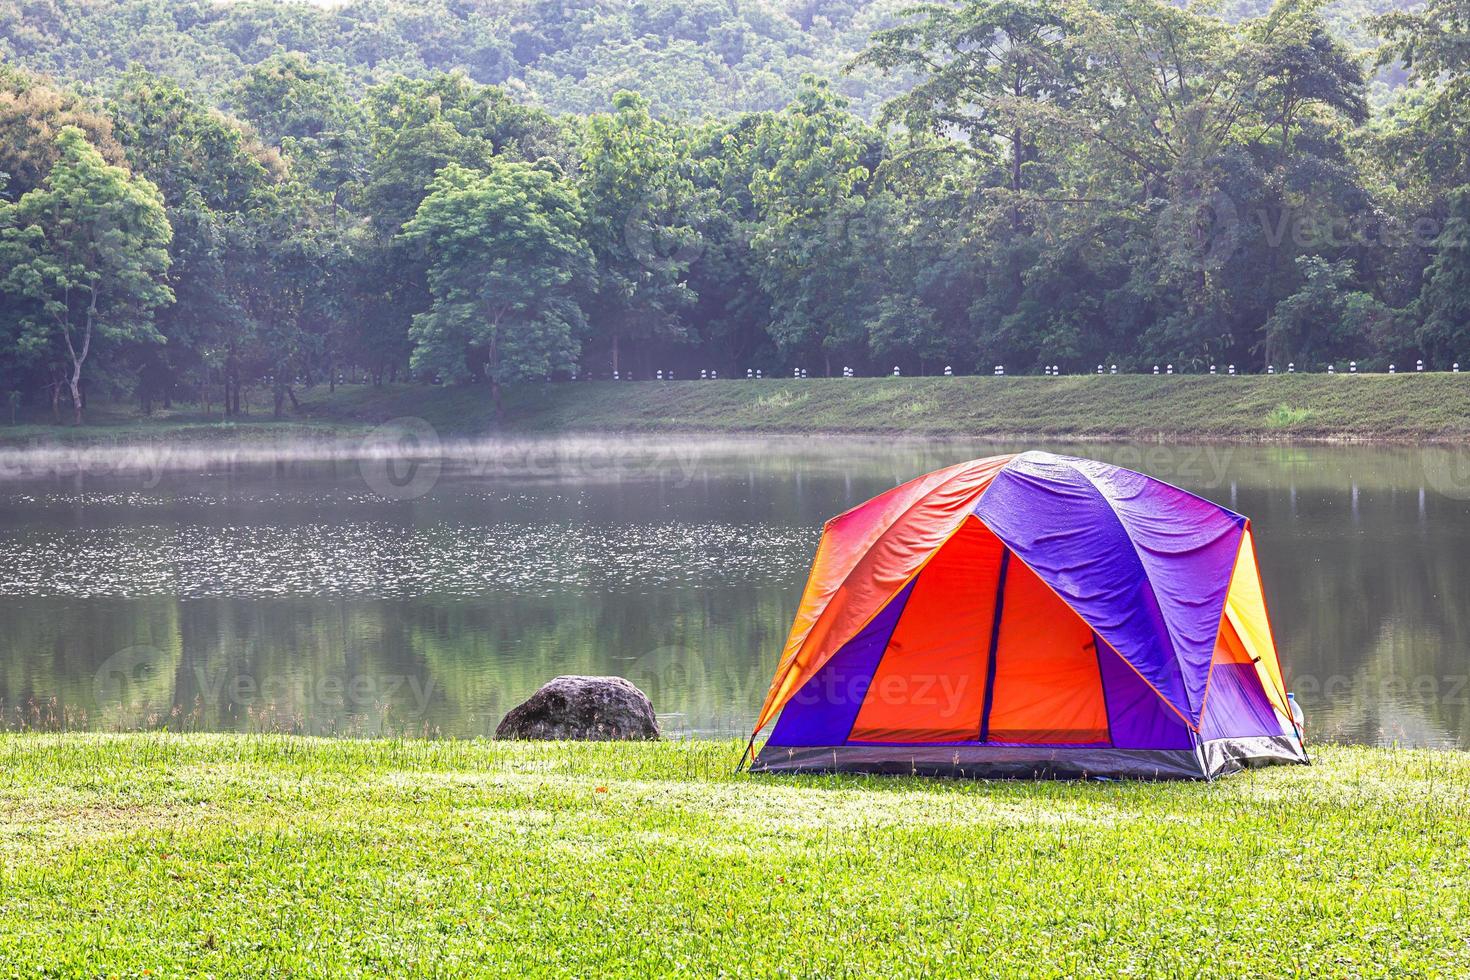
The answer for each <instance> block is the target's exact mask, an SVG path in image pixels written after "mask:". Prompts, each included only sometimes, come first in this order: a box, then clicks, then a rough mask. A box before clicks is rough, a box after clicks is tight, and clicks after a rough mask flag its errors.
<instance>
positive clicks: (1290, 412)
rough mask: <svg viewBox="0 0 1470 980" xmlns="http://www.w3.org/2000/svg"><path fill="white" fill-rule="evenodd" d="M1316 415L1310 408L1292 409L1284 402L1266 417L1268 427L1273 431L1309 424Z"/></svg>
mask: <svg viewBox="0 0 1470 980" xmlns="http://www.w3.org/2000/svg"><path fill="white" fill-rule="evenodd" d="M1313 414H1315V413H1313V411H1312V410H1311V409H1310V408H1292V407H1291V406H1290V405H1288V404H1286V402H1282V403H1281V404H1279V405H1277V406H1276V407H1275V408H1273V409H1271V413H1270V414H1269V415H1267V416H1266V425H1268V426H1270V427H1271V428H1273V429H1289V428H1291V427H1292V426H1296V425H1301V424H1302V423H1303V422H1307V421H1309V420H1310V419H1311V418H1312V415H1313Z"/></svg>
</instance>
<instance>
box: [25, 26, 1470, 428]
mask: <svg viewBox="0 0 1470 980" xmlns="http://www.w3.org/2000/svg"><path fill="white" fill-rule="evenodd" d="M165 7H167V5H166V4H164V3H163V0H126V2H124V3H119V4H95V5H94V4H81V3H79V0H56V2H55V3H51V4H48V5H40V6H36V5H32V6H28V7H27V8H26V13H27V17H26V18H25V20H24V23H23V24H22V23H21V20H20V17H19V13H18V8H15V7H14V6H13V5H12V6H11V7H6V6H3V5H0V36H3V37H5V38H6V41H5V44H6V45H7V48H8V54H9V56H10V57H11V58H12V59H14V60H16V61H19V62H24V63H29V64H34V65H45V66H49V67H57V68H60V69H62V70H64V71H65V72H67V73H68V74H69V75H71V76H72V77H73V78H77V79H83V80H86V79H94V80H95V79H105V80H107V84H106V85H105V86H104V87H103V88H102V89H94V90H93V91H105V99H104V100H101V101H99V100H98V99H97V98H96V97H94V96H90V95H84V94H80V92H79V91H71V90H68V89H66V88H65V87H63V86H62V85H60V84H58V83H54V82H50V81H47V80H44V79H42V78H40V77H38V76H34V75H31V74H29V73H27V72H25V71H23V70H20V69H18V68H13V67H0V137H3V138H0V172H3V173H5V174H7V175H8V176H7V177H6V178H5V184H4V185H3V192H4V193H6V194H8V195H9V197H8V198H6V200H9V201H11V202H16V201H19V200H24V198H25V196H26V195H27V194H28V193H29V192H31V191H33V190H36V189H38V188H40V187H41V186H42V183H43V181H45V180H47V179H48V177H47V175H48V174H49V173H50V172H51V171H52V170H53V168H54V167H56V166H58V165H59V164H58V155H57V154H58V150H57V146H58V144H57V141H56V139H55V134H56V133H57V132H59V131H60V130H61V128H63V127H65V126H67V125H76V126H79V127H80V128H81V129H82V130H83V131H84V132H85V133H86V134H87V138H88V140H89V141H90V143H91V144H92V145H93V146H94V147H96V149H97V151H98V152H100V154H101V157H102V159H103V160H104V162H106V163H108V164H113V165H123V164H125V165H126V167H127V168H128V169H129V170H130V171H131V172H132V174H133V175H135V176H138V177H142V178H146V179H147V180H149V181H151V182H152V183H153V184H154V185H156V187H157V188H158V189H159V191H160V192H161V195H162V203H163V207H164V209H165V217H166V219H167V221H168V223H169V225H170V226H171V228H172V239H171V241H170V243H169V245H168V271H167V272H166V273H163V274H162V275H163V279H162V282H161V283H160V285H162V286H165V287H167V288H170V289H172V290H173V292H174V294H175V295H176V296H177V298H178V300H179V302H177V303H176V304H174V305H173V306H171V307H170V306H168V305H167V304H162V303H142V304H137V309H138V311H139V312H138V315H137V316H136V317H134V318H133V320H134V321H135V322H136V330H135V336H133V337H132V339H129V340H126V341H124V340H121V339H118V340H108V341H105V342H104V343H103V345H102V346H101V347H99V348H98V349H97V351H96V354H95V356H96V358H97V359H96V360H94V361H93V362H92V365H93V366H92V367H91V368H89V371H88V378H89V381H88V384H90V385H94V386H96V387H97V389H98V391H99V393H105V394H109V395H116V394H117V393H119V392H121V391H127V390H131V392H132V393H133V394H135V395H136V397H137V398H138V400H139V403H140V406H141V407H142V408H143V409H144V410H145V411H147V410H149V409H151V407H152V406H153V404H154V403H155V402H159V401H161V402H162V403H163V404H164V406H165V407H167V405H168V403H169V400H170V399H172V398H175V397H178V398H184V399H188V400H194V401H200V402H202V403H203V405H204V407H205V409H206V412H207V411H208V410H210V408H211V407H212V405H213V403H214V401H215V399H216V394H217V395H218V400H219V402H220V403H222V404H223V406H224V410H225V412H226V414H228V415H231V416H236V415H239V414H243V413H244V412H245V411H246V410H247V409H248V405H247V404H245V403H243V402H242V397H241V393H242V392H243V391H244V390H246V389H248V388H249V387H250V386H251V385H258V384H262V383H263V384H266V385H267V386H268V387H269V388H270V389H271V391H272V392H273V397H274V405H275V409H276V411H277V412H278V413H281V412H284V411H285V409H286V404H287V402H290V403H291V404H292V405H294V404H295V403H296V402H297V400H298V397H299V393H300V390H301V389H304V388H309V387H311V386H313V385H315V384H317V383H320V382H323V381H325V382H327V383H328V384H331V385H335V384H336V383H337V381H338V380H339V379H343V378H346V377H356V376H360V375H361V374H362V373H363V372H365V373H366V375H367V377H368V378H370V379H371V380H372V381H373V382H374V383H376V384H382V383H384V382H385V381H392V380H394V379H396V378H398V377H408V376H409V375H410V374H414V375H417V376H418V377H420V378H423V377H429V376H434V375H437V376H439V377H440V379H441V380H445V379H448V380H456V381H465V382H469V383H485V382H488V383H490V384H491V386H492V387H493V388H494V389H495V390H494V392H493V395H494V397H497V398H498V396H499V387H500V386H501V385H502V384H504V383H507V382H510V381H514V380H520V379H529V378H544V377H562V376H566V375H569V374H573V373H575V374H576V375H577V376H579V377H585V376H587V375H588V374H602V375H610V374H611V373H612V372H614V371H617V372H618V373H619V375H620V376H621V377H624V378H626V377H628V376H630V375H632V376H635V377H638V378H647V377H650V376H652V375H653V374H654V372H655V371H657V370H676V371H677V373H678V374H679V375H680V376H690V375H697V373H698V371H699V370H700V369H702V368H703V369H708V368H715V369H717V370H719V371H720V372H721V373H722V374H723V375H725V376H727V377H728V376H729V375H730V374H736V375H741V374H744V373H745V371H746V370H752V369H755V368H760V369H762V370H763V371H764V372H765V373H766V374H767V375H773V374H785V375H789V374H790V373H791V372H792V370H793V369H806V370H808V371H810V372H812V373H815V374H822V373H832V374H835V373H838V371H839V370H840V369H841V368H842V367H845V366H850V367H853V368H855V369H856V370H857V371H858V372H859V373H882V374H888V373H890V371H891V369H892V367H893V366H894V364H898V365H899V366H900V367H901V368H902V369H903V371H904V372H905V373H906V374H912V373H915V372H919V373H923V372H925V371H937V370H938V369H939V368H940V367H941V366H942V365H943V364H950V365H952V366H953V367H955V368H956V369H957V370H958V371H961V372H968V371H978V372H980V373H988V372H989V370H990V368H991V366H992V365H994V364H997V363H1004V364H1006V365H1007V366H1008V370H1009V371H1010V372H1011V373H1015V372H1018V371H1019V372H1027V371H1039V370H1040V368H1041V366H1042V365H1050V364H1061V365H1062V366H1063V367H1064V368H1065V369H1066V370H1069V371H1078V370H1091V368H1092V366H1093V365H1095V364H1097V363H1117V364H1120V365H1121V366H1123V367H1124V368H1125V369H1136V368H1142V369H1144V370H1147V369H1148V368H1149V366H1151V365H1152V364H1156V363H1158V364H1162V363H1173V364H1175V365H1176V366H1178V367H1179V368H1180V369H1182V370H1190V371H1203V370H1206V369H1207V367H1208V366H1209V365H1211V364H1216V365H1223V364H1225V363H1234V364H1236V365H1238V366H1239V367H1240V368H1241V369H1243V370H1252V369H1254V370H1264V369H1265V367H1266V365H1267V364H1268V363H1274V364H1276V365H1277V366H1278V367H1279V366H1281V365H1283V364H1284V363H1286V362H1288V361H1293V362H1296V363H1298V364H1299V365H1301V366H1303V367H1310V368H1313V369H1320V367H1321V366H1322V365H1324V364H1325V363H1330V362H1342V361H1345V360H1348V359H1354V360H1359V361H1361V362H1363V363H1365V364H1367V363H1371V362H1387V361H1390V360H1400V361H1406V362H1412V360H1414V359H1415V358H1417V357H1426V358H1428V360H1429V362H1430V365H1431V366H1445V365H1446V364H1447V363H1448V362H1450V361H1452V360H1458V359H1460V358H1462V357H1463V356H1466V355H1470V351H1467V350H1466V349H1465V348H1466V347H1467V345H1470V328H1467V326H1466V322H1467V316H1466V315H1465V313H1464V311H1463V310H1462V309H1461V308H1460V307H1461V306H1462V305H1463V303H1462V302H1461V300H1460V299H1459V297H1460V296H1461V295H1462V294H1463V293H1464V292H1465V288H1464V287H1465V284H1464V283H1462V282H1461V281H1460V280H1461V279H1463V278H1465V277H1464V275H1462V271H1463V270H1461V268H1460V267H1461V266H1463V265H1465V264H1466V262H1465V261H1464V256H1463V255H1461V254H1460V253H1461V252H1463V251H1464V248H1463V247H1462V246H1463V242H1464V239H1465V233H1464V230H1463V229H1464V226H1465V224H1466V222H1467V221H1470V215H1467V214H1465V213H1462V212H1464V204H1463V201H1462V200H1461V199H1459V198H1457V197H1456V192H1457V191H1458V190H1459V189H1460V188H1464V187H1470V172H1467V170H1466V164H1465V160H1466V159H1470V156H1467V154H1465V153H1464V146H1466V145H1470V143H1467V140H1466V139H1465V134H1466V133H1470V117H1465V116H1464V110H1463V108H1462V106H1463V105H1465V104H1467V101H1470V100H1465V99H1462V98H1460V97H1459V94H1460V93H1461V89H1462V87H1463V85H1464V78H1465V77H1466V72H1465V69H1466V66H1467V63H1466V62H1465V60H1464V58H1463V55H1462V52H1461V51H1460V48H1461V47H1463V45H1460V43H1459V41H1458V40H1457V39H1458V38H1459V37H1460V34H1461V33H1463V32H1464V31H1463V28H1464V25H1463V23H1462V22H1461V21H1462V18H1460V17H1459V15H1458V14H1457V12H1456V11H1457V8H1456V7H1455V6H1454V5H1452V4H1448V3H1445V4H1441V3H1430V4H1428V5H1427V6H1426V7H1425V8H1424V9H1423V10H1420V11H1412V12H1403V13H1397V14H1394V15H1392V16H1389V17H1386V18H1385V19H1383V20H1382V21H1381V22H1379V25H1378V26H1379V27H1380V28H1381V29H1382V30H1383V31H1384V33H1385V36H1386V37H1387V38H1388V39H1389V42H1390V43H1389V45H1388V47H1386V48H1385V49H1384V54H1383V61H1382V64H1381V67H1382V68H1383V69H1385V70H1388V69H1390V68H1392V67H1393V66H1394V65H1400V66H1402V72H1403V73H1404V74H1403V78H1404V79H1405V80H1406V81H1407V82H1408V88H1407V89H1406V90H1405V92H1404V94H1403V97H1402V98H1400V99H1398V100H1397V101H1395V102H1393V103H1391V104H1389V105H1388V106H1387V107H1386V108H1384V109H1382V110H1381V111H1377V112H1370V110H1369V102H1370V99H1369V91H1370V83H1369V82H1368V80H1367V79H1365V77H1364V76H1363V73H1362V69H1361V59H1359V58H1358V57H1357V56H1356V55H1355V54H1354V53H1353V52H1352V51H1350V50H1349V49H1348V48H1347V47H1345V46H1344V44H1342V43H1341V42H1340V41H1339V40H1338V39H1337V38H1338V36H1339V34H1340V28H1341V23H1342V17H1343V15H1344V9H1346V8H1344V7H1342V6H1338V7H1334V8H1332V9H1331V10H1329V9H1328V8H1326V7H1324V6H1323V5H1322V4H1321V3H1319V2H1317V0H1279V2H1277V3H1275V4H1273V5H1270V6H1266V7H1261V8H1260V9H1257V7H1256V6H1255V5H1251V4H1243V3H1237V4H1233V5H1228V7H1227V10H1226V14H1227V16H1223V17H1222V16H1219V15H1217V14H1214V13H1211V12H1210V11H1209V10H1207V9H1205V8H1202V7H1198V6H1187V7H1180V6H1179V5H1177V4H1174V3H1171V2H1166V0H1045V2H1042V3H1019V2H1016V0H961V2H958V3H956V4H952V5H948V6H934V5H929V6H921V7H918V8H915V9H913V10H905V11H899V10H898V9H897V8H895V7H891V6H889V5H888V0H882V2H869V0H852V2H843V0H829V2H821V3H811V2H796V0H792V2H782V3H777V4H775V5H770V6H759V5H758V6H755V7H744V8H740V9H738V10H734V9H731V8H729V7H728V6H727V5H721V4H718V3H713V2H699V3H696V4H694V5H689V4H677V3H673V2H667V0H657V2H654V3H650V4H635V5H627V4H613V3H611V2H610V0H576V2H573V3H571V4H567V3H561V2H557V3H552V2H550V0H546V2H542V0H524V2H520V3H518V4H516V5H514V6H513V8H506V9H500V8H496V9H494V10H491V9H489V8H486V7H484V6H483V5H476V4H455V3H448V2H442V3H441V2H438V0H436V2H434V3H431V4H428V5H427V6H425V5H410V4H407V3H402V2H399V0H356V2H351V3H348V4H346V5H343V6H337V7H329V6H320V7H318V6H305V5H301V4H297V3H293V2H289V0H261V2H257V3H251V4H222V5H214V6H204V5H198V6H189V7H188V8H187V16H185V15H184V14H183V13H179V16H173V15H172V13H170V10H172V8H169V9H168V10H166V9H165ZM180 9H182V8H180ZM1354 9H1356V8H1354ZM173 13H178V11H173ZM166 14H167V16H165V15H166ZM1243 14H1249V15H1251V16H1250V17H1249V18H1247V19H1244V20H1237V18H1238V17H1239V16H1240V15H1243ZM870 34H871V36H872V41H871V43H870V44H867V46H866V47H864V40H863V39H866V38H867V37H868V36H869V35H870ZM103 41H105V42H106V43H101V42H103ZM778 49H779V53H778ZM839 54H840V57H839ZM119 59H125V60H131V61H133V62H141V63H144V64H153V65H155V66H156V67H157V68H159V69H160V70H161V73H160V74H151V73H149V72H148V71H146V70H144V69H142V68H139V67H136V66H135V67H133V68H131V69H128V70H124V69H123V66H122V63H121V61H119ZM839 62H840V63H845V64H846V65H847V66H848V71H847V72H846V73H845V74H844V75H843V77H841V78H836V79H833V78H830V77H827V76H830V75H831V74H832V71H831V69H832V67H833V66H834V65H836V64H838V63H839ZM798 66H806V67H808V68H817V69H821V70H819V71H817V72H812V73H807V74H804V75H803V74H802V73H801V72H797V71H796V68H797V67H798ZM798 77H801V80H800V81H798V80H797V79H798ZM486 81H493V82H497V83H504V84H484V83H485V82H486ZM884 94H886V95H892V96H893V98H891V99H889V100H888V101H887V102H886V103H885V104H884V106H883V109H882V111H881V112H880V113H879V114H878V124H877V125H873V124H870V123H869V122H867V121H866V116H867V115H869V114H871V113H872V112H873V110H874V109H875V108H876V107H877V106H878V104H879V101H880V99H879V96H880V95H884ZM854 97H855V98H854ZM538 104H539V105H541V106H555V107H560V108H566V107H571V108H575V109H578V110H583V111H585V112H587V113H588V114H587V115H584V116H568V115H560V114H557V113H555V112H552V111H548V110H547V109H545V108H538ZM737 106H738V107H743V108H753V109H758V110H760V111H755V112H749V113H738V114H732V113H730V112H729V111H728V110H729V109H730V108H731V107H737ZM684 110H688V111H689V113H690V114H689V115H682V114H681V113H682V112H683V111H684ZM1462 117H1463V118H1462ZM446 181H448V183H446ZM485 181H489V183H484V182H485ZM547 182H549V183H547ZM542 184H545V185H546V186H544V187H543V186H541V185H542ZM533 185H535V186H533ZM435 195H437V197H435ZM567 195H570V196H569V197H568V196H567ZM430 198H435V199H434V200H433V202H432V203H430ZM521 198H525V200H526V201H527V202H528V206H529V207H530V208H531V211H530V212H528V214H529V215H531V216H532V217H534V218H535V220H534V221H530V222H529V224H527V225H525V226H522V225H520V224H517V222H515V221H513V220H511V213H510V211H509V210H508V208H509V204H508V203H507V202H513V201H518V200H520V199H521ZM563 198H566V199H565V200H563ZM449 201H453V202H455V203H454V204H453V205H450V204H448V203H446V202H449ZM471 205H473V206H471ZM458 207H464V208H465V210H464V212H463V213H458V212H456V211H455V210H454V208H458ZM562 216H564V217H565V220H562ZM532 228H534V229H536V230H535V231H534V232H532V231H530V230H529V229H532ZM30 234H32V233H30V232H25V233H24V234H23V233H22V231H21V230H19V229H17V230H15V232H14V234H13V235H12V238H13V240H14V241H13V246H12V247H15V248H19V247H20V243H21V241H22V239H23V238H25V236H26V235H30ZM526 234H530V235H531V236H532V239H534V241H532V240H530V239H527V240H522V238H519V237H517V236H521V235H526ZM522 246H525V247H524V248H522ZM8 282H9V283H10V284H9V286H7V287H6V294H7V295H6V296H5V304H4V306H3V309H4V311H5V314H4V316H5V320H4V322H3V323H0V346H3V348H4V350H5V351H7V352H8V356H7V357H5V358H3V359H0V385H4V386H5V387H6V388H7V389H13V390H20V391H23V392H25V393H26V394H27V397H28V398H35V397H36V396H37V394H38V393H39V392H42V391H51V392H53V393H55V392H58V391H60V390H61V387H62V386H63V381H64V379H63V378H62V375H63V374H65V373H66V372H65V371H64V370H63V371H61V373H60V374H58V371H59V370H60V369H59V368H58V367H57V365H61V367H62V368H64V367H65V365H66V363H67V358H66V357H65V356H64V355H65V350H64V344H63V343H61V341H62V340H63V339H64V338H63V337H62V336H61V335H60V334H58V335H56V345H55V347H54V349H53V348H51V347H48V346H47V345H46V344H45V343H42V342H39V341H36V340H34V339H26V338H27V337H28V336H29V334H28V333H27V329H28V328H26V327H25V326H24V325H25V324H26V323H31V322H34V321H35V317H36V316H37V315H38V314H39V311H40V309H41V307H40V306H39V305H38V304H40V303H41V302H42V301H41V300H40V299H38V298H37V296H36V295H35V290H30V291H29V292H28V291H27V290H28V288H29V287H26V286H25V284H24V283H22V282H21V281H20V280H19V279H14V278H12V279H10V280H8ZM497 298H500V299H504V300H505V302H506V305H504V306H502V305H500V304H499V302H498V300H497ZM150 331H152V333H153V334H157V336H159V337H162V338H163V339H164V340H165V341H166V342H165V343H162V344H159V343H157V342H156V340H154V339H153V338H152V334H150ZM65 386H66V387H67V388H68V390H69V389H70V385H69V382H67V383H66V384H65ZM80 397H83V396H81V395H74V400H75V399H76V398H80Z"/></svg>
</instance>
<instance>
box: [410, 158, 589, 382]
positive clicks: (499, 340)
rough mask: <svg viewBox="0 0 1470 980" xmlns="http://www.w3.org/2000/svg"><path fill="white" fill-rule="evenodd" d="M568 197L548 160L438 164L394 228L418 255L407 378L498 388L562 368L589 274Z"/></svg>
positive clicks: (573, 350) (572, 198) (573, 201)
mask: <svg viewBox="0 0 1470 980" xmlns="http://www.w3.org/2000/svg"><path fill="white" fill-rule="evenodd" d="M582 220H583V216H582V207H581V202H580V200H579V199H578V197H577V192H576V190H575V189H574V188H573V187H572V186H571V184H570V183H569V182H568V181H567V179H566V178H565V176H563V175H562V173H561V172H560V169H559V168H558V167H557V166H556V165H555V164H554V163H552V162H550V161H544V162H538V163H536V164H528V163H519V162H513V161H502V160H495V161H492V162H491V163H490V165H489V166H488V167H487V168H486V169H485V170H484V171H483V172H476V171H472V170H468V169H466V168H464V167H461V166H459V165H458V164H450V165H449V166H447V167H445V168H444V170H442V171H440V173H439V175H438V176H437V177H435V178H434V180H433V182H432V183H431V184H430V185H429V195H428V196H427V197H425V198H424V200H423V203H422V204H420V205H419V208H418V212H417V213H416V214H415V215H414V216H413V218H412V220H410V221H409V222H408V223H407V224H405V225H404V227H403V238H404V240H405V241H407V242H409V243H411V244H416V245H419V246H421V247H422V248H423V249H424V251H425V252H426V253H427V254H428V256H429V294H430V296H431V298H432V302H431V305H430V307H429V309H428V311H427V312H424V313H420V314H418V315H417V316H415V317H414V321H413V328H412V332H411V336H412V339H413V342H414V351H413V365H414V368H415V369H416V370H422V371H435V372H442V373H443V374H445V375H448V376H449V377H454V378H464V377H469V376H472V375H476V374H483V376H484V377H485V378H487V379H488V381H489V382H490V387H491V393H492V398H493V399H494V401H495V403H496V408H497V411H498V410H499V404H500V388H501V385H502V384H504V383H505V382H508V381H521V380H526V379H530V378H545V377H547V376H548V375H550V374H551V373H552V372H554V371H569V370H571V368H572V367H573V365H574V363H575V359H576V356H577V334H578V332H579V331H580V330H581V328H582V325H583V315H582V310H581V308H580V307H579V306H578V305H577V293H578V291H579V290H580V288H581V287H582V286H583V285H584V283H585V280H586V278H587V276H588V275H589V274H590V271H591V260H590V255H589V254H588V252H587V248H586V245H585V243H584V242H583V240H582V238H581V237H580V232H581V223H582Z"/></svg>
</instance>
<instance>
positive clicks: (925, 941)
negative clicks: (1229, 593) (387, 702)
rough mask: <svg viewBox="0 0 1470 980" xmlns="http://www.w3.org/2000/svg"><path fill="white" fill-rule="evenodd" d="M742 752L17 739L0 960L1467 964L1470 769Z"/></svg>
mask: <svg viewBox="0 0 1470 980" xmlns="http://www.w3.org/2000/svg"><path fill="white" fill-rule="evenodd" d="M737 755H738V747H737V746H736V745H734V744H731V743H708V742H702V743H701V742H694V743H664V744H652V745H650V744H641V745H639V744H617V745H607V744H602V745H590V744H580V745H571V744H540V745H525V744H521V745H507V744H497V743H484V742H478V743H476V742H444V741H346V740H344V741H316V740H308V739H295V738H289V737H282V736H265V735H256V736H216V735H155V734H133V735H98V736H88V735H74V734H69V735H44V734H23V735H9V736H0V964H4V969H0V973H6V974H14V975H17V976H22V975H24V976H30V975H40V974H55V975H68V976H69V975H86V976H107V975H121V976H140V975H145V972H146V971H151V975H152V976H173V975H177V974H181V973H188V974H191V975H193V974H200V975H204V974H208V975H215V976H261V975H282V974H290V975H315V976H345V975H353V974H358V973H373V974H381V975H387V976H405V975H445V976H448V975H456V976H457V975H463V974H466V973H475V972H483V973H491V974H496V975H544V974H570V975H579V976H620V975H666V974H672V973H676V972H677V973H684V974H693V975H715V974H726V975H746V976H773V975H777V974H779V973H783V972H786V973H790V974H794V975H799V976H809V975H826V976H835V975H850V976H867V975H874V974H889V975H892V974H902V975H908V976H920V975H951V976H964V977H971V976H976V975H980V974H982V973H986V974H997V973H998V974H1019V973H1025V974H1058V973H1060V974H1091V975H1100V976H1117V975H1120V974H1125V973H1126V974H1135V975H1136V974H1151V975H1170V976H1178V975H1200V974H1205V975H1222V976H1242V975H1267V976H1282V975H1307V974H1315V975H1337V976H1345V975H1376V974H1400V975H1403V974H1420V975H1422V974H1425V973H1441V974H1444V975H1464V973H1465V972H1466V971H1467V970H1470V944H1467V936H1466V923H1467V922H1470V820H1467V818H1466V816H1465V814H1466V806H1467V804H1470V755H1467V754H1463V753H1451V752H1428V751H1403V750H1374V749H1353V748H1322V749H1321V750H1319V752H1318V758H1317V762H1316V764H1315V765H1314V766H1312V767H1294V768H1289V769H1271V770H1263V771H1259V772H1255V773H1246V774H1242V775H1239V776H1235V777H1231V778H1228V779H1224V780H1221V781H1218V782H1216V783H1214V784H1210V785H1206V784H1197V783H1193V784H1145V783H1090V784H1078V783H978V782H962V781H953V782H948V781H922V780H917V779H881V778H862V777H822V778H791V777H786V778H769V777H767V778H758V777H750V776H735V775H732V774H731V771H730V770H731V763H732V762H733V761H734V759H735V758H736V756H737Z"/></svg>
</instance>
